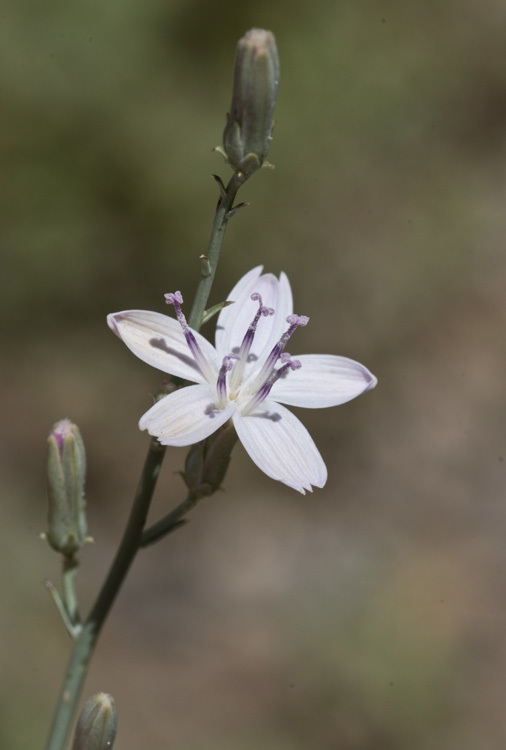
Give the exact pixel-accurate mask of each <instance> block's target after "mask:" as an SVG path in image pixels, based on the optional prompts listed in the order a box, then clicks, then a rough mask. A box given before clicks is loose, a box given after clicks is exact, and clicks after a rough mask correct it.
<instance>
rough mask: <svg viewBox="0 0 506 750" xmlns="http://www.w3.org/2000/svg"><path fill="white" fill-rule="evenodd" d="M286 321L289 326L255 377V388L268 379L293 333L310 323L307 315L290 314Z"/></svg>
mask: <svg viewBox="0 0 506 750" xmlns="http://www.w3.org/2000/svg"><path fill="white" fill-rule="evenodd" d="M286 322H287V323H288V328H287V329H286V331H285V332H284V334H283V335H282V336H281V338H280V339H279V341H278V343H277V344H275V345H274V346H273V348H272V349H271V352H270V354H269V355H268V357H267V359H266V360H265V362H264V364H263V367H262V369H261V370H260V372H259V373H258V375H257V377H256V378H255V381H254V383H253V388H260V387H261V386H262V383H265V382H266V381H267V380H268V378H269V376H270V374H271V372H272V370H273V368H274V365H275V364H276V362H277V361H278V359H279V358H280V357H281V355H282V353H283V349H284V348H285V346H286V345H287V343H288V340H289V338H290V337H291V336H292V335H293V333H294V332H295V331H296V330H297V328H298V327H299V326H301V327H304V326H307V324H308V323H309V318H308V316H307V315H289V316H288V317H287V319H286Z"/></svg>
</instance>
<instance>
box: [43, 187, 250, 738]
mask: <svg viewBox="0 0 506 750" xmlns="http://www.w3.org/2000/svg"><path fill="white" fill-rule="evenodd" d="M244 181H245V178H244V175H243V174H242V172H236V173H235V174H234V175H233V176H232V178H231V180H230V182H229V183H228V185H227V187H226V189H225V194H224V195H223V196H222V197H221V198H220V200H219V202H218V206H217V209H216V215H215V218H214V223H213V227H212V230H211V237H210V240H209V246H208V251H207V258H208V261H209V265H208V271H209V273H208V274H207V275H205V274H204V273H201V277H200V280H199V284H198V287H197V291H196V294H195V299H194V302H193V307H192V311H191V314H190V319H189V323H190V326H191V327H192V328H194V329H195V330H197V331H198V330H199V328H200V326H201V322H202V316H203V313H204V310H205V308H206V305H207V301H208V299H209V294H210V292H211V288H212V284H213V281H214V276H215V273H216V267H217V265H218V260H219V256H220V250H221V246H222V244H223V238H224V235H225V230H226V227H227V224H228V220H229V218H230V216H229V212H230V211H231V209H232V207H233V203H234V200H235V196H236V194H237V191H238V190H239V188H240V186H241V185H242V184H243V183H244ZM164 454H165V448H164V447H163V446H161V445H160V444H159V443H158V441H157V440H151V442H150V446H149V450H148V454H147V457H146V461H145V464H144V468H143V471H142V474H141V478H140V481H139V485H138V487H137V492H136V495H135V499H134V503H133V506H132V509H131V511H130V517H129V519H128V522H127V526H126V528H125V532H124V534H123V538H122V540H121V542H120V545H119V547H118V550H117V552H116V556H115V558H114V560H113V563H112V565H111V568H110V570H109V573H108V575H107V578H106V579H105V582H104V584H103V586H102V589H101V590H100V593H99V595H98V597H97V600H96V602H95V604H94V605H93V608H92V610H91V612H90V615H89V616H88V618H87V620H86V622H85V623H84V624H83V626H82V629H81V630H80V632H79V635H78V636H77V638H76V640H75V642H74V647H73V649H72V653H71V656H70V661H69V664H68V668H67V672H66V675H65V678H64V682H63V685H62V687H61V691H60V696H59V700H58V705H57V708H56V713H55V716H54V719H53V724H52V727H51V731H50V735H49V740H48V743H47V746H46V750H64V747H65V743H66V740H67V737H68V734H69V731H70V727H71V724H72V720H73V717H74V714H75V711H76V709H77V704H78V700H79V696H80V693H81V689H82V686H83V683H84V680H85V677H86V673H87V670H88V666H89V663H90V661H91V657H92V654H93V650H94V648H95V644H96V641H97V638H98V636H99V633H100V630H101V628H102V625H103V624H104V621H105V619H106V617H107V615H108V613H109V610H110V609H111V607H112V604H113V602H114V600H115V598H116V595H117V594H118V591H119V589H120V587H121V584H122V583H123V580H124V578H125V576H126V574H127V573H128V570H129V568H130V565H131V564H132V562H133V560H134V558H135V555H136V554H137V551H138V549H139V548H140V546H142V545H143V544H148V543H149V542H150V541H154V536H155V529H156V530H157V531H158V532H159V533H158V538H160V537H161V536H163V535H164V534H166V533H168V532H169V531H171V530H174V529H175V528H177V527H179V526H181V525H182V523H181V520H180V519H181V516H182V515H183V514H184V513H186V512H187V511H188V510H189V509H190V508H192V507H193V506H194V505H195V504H196V502H197V501H198V499H199V498H198V497H196V496H195V495H192V494H191V493H190V494H189V495H188V497H187V498H186V499H185V500H184V501H183V502H182V503H181V504H180V505H179V506H177V507H176V508H175V509H174V510H173V511H172V513H169V514H168V516H165V518H164V519H162V520H161V521H160V522H159V523H160V524H164V526H163V530H162V531H161V529H160V527H158V528H157V524H155V525H154V526H153V527H151V528H150V529H148V530H147V532H146V536H145V537H143V531H144V526H145V523H146V517H147V514H148V510H149V506H150V503H151V499H152V497H153V492H154V490H155V486H156V481H157V479H158V475H159V473H160V469H161V466H162V461H163V457H164ZM168 519H170V520H168ZM160 532H161V533H160ZM148 535H149V536H148ZM69 575H70V573H69ZM72 575H75V571H73V573H72ZM65 587H66V589H67V591H66V593H65V599H67V597H68V598H69V599H68V600H69V602H72V590H73V577H69V578H68V579H67V581H66V583H65ZM71 609H72V610H73V614H75V615H77V605H76V606H75V608H74V605H73V606H72V607H71Z"/></svg>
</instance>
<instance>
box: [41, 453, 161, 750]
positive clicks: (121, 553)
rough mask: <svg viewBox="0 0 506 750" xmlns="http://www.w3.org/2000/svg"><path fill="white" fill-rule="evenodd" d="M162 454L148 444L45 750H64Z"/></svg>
mask: <svg viewBox="0 0 506 750" xmlns="http://www.w3.org/2000/svg"><path fill="white" fill-rule="evenodd" d="M164 454H165V448H164V446H162V445H160V443H158V441H157V440H154V439H153V440H151V442H150V445H149V451H148V455H147V457H146V461H145V464H144V468H143V471H142V474H141V478H140V481H139V484H138V487H137V492H136V494H135V499H134V503H133V505H132V510H131V511H130V517H129V519H128V522H127V525H126V528H125V532H124V534H123V538H122V540H121V542H120V545H119V547H118V550H117V552H116V556H115V558H114V560H113V563H112V565H111V568H110V570H109V573H108V575H107V578H106V579H105V582H104V584H103V586H102V589H101V591H100V593H99V595H98V598H97V600H96V602H95V604H94V606H93V608H92V610H91V612H90V615H89V617H88V619H87V620H86V622H85V623H84V625H83V628H82V630H81V632H80V634H79V636H78V637H77V639H76V641H75V644H74V648H73V650H72V654H71V657H70V662H69V665H68V669H67V673H66V675H65V679H64V682H63V685H62V688H61V692H60V699H59V701H58V707H57V710H56V714H55V717H54V720H53V725H52V728H51V732H50V735H49V741H48V744H47V746H46V747H47V750H63V748H64V747H65V741H66V739H67V736H68V733H69V730H70V725H71V723H72V719H73V716H74V712H75V710H76V707H77V702H78V700H79V695H80V693H81V688H82V685H83V682H84V678H85V677H86V672H87V670H88V665H89V662H90V659H91V655H92V653H93V649H94V646H95V643H96V640H97V638H98V635H99V633H100V630H101V627H102V625H103V623H104V620H105V618H106V617H107V614H108V612H109V610H110V608H111V606H112V604H113V602H114V599H115V598H116V594H117V593H118V591H119V588H120V586H121V584H122V582H123V579H124V578H125V576H126V574H127V572H128V569H129V568H130V565H131V564H132V561H133V559H134V557H135V555H136V553H137V550H138V548H139V542H140V539H141V535H142V531H143V529H144V524H145V523H146V517H147V514H148V510H149V505H150V502H151V498H152V497H153V491H154V489H155V485H156V480H157V479H158V474H159V473H160V468H161V465H162V460H163V456H164Z"/></svg>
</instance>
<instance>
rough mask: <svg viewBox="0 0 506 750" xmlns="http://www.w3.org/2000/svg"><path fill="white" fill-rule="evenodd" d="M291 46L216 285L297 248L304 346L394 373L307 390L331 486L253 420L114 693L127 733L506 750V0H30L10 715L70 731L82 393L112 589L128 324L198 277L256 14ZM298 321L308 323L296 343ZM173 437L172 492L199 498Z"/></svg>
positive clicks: (10, 432)
mask: <svg viewBox="0 0 506 750" xmlns="http://www.w3.org/2000/svg"><path fill="white" fill-rule="evenodd" d="M252 26H263V27H266V28H270V29H272V30H273V31H274V32H275V34H276V36H277V40H278V46H279V51H280V56H281V66H282V74H281V85H280V91H279V101H278V106H277V110H276V119H277V125H276V130H275V140H274V142H273V146H272V150H271V154H270V157H269V158H270V159H271V160H272V161H273V162H274V164H275V165H276V169H275V171H272V172H271V171H268V170H264V171H262V172H261V173H259V174H258V175H256V176H255V177H254V178H253V179H252V180H251V181H250V182H249V183H248V184H247V185H246V186H245V187H244V188H243V190H242V193H241V196H240V197H241V199H242V200H246V201H249V202H250V203H251V206H250V207H249V208H248V209H246V210H244V211H242V212H240V214H238V215H237V216H236V217H235V218H234V220H233V221H232V222H231V225H230V228H229V233H228V235H227V238H226V241H225V247H224V252H223V256H222V263H221V266H220V269H219V272H218V278H217V283H216V286H215V289H214V294H213V300H214V301H215V302H216V301H219V300H220V299H223V298H224V297H225V296H226V293H227V291H228V290H229V289H230V288H231V286H232V285H233V284H234V283H235V281H236V280H237V278H238V277H239V276H240V275H241V274H243V273H244V272H245V271H247V270H249V269H250V268H251V267H252V266H254V265H257V264H259V263H264V264H265V267H266V269H267V270H269V271H273V272H275V273H279V271H281V270H285V271H286V272H287V273H288V274H289V276H290V278H291V281H292V285H293V289H294V295H295V300H296V310H297V312H299V313H304V314H308V315H310V316H311V323H310V326H309V327H308V328H305V329H303V330H300V331H299V332H298V334H297V342H296V344H297V346H296V347H295V346H294V347H292V348H293V353H294V354H296V353H297V352H302V351H308V352H311V351H321V352H334V353H340V354H344V355H347V356H349V357H352V358H355V359H358V360H360V361H362V362H364V363H365V364H366V365H367V366H368V367H369V368H370V369H371V370H372V371H373V372H374V373H375V374H376V375H377V376H378V378H379V386H378V388H377V389H376V390H375V391H373V392H371V393H369V394H367V395H366V396H364V397H362V398H360V399H358V400H357V401H354V402H351V403H349V404H347V405H345V406H342V407H339V408H336V409H334V410H325V411H323V412H321V413H319V412H318V413H317V412H314V413H313V412H311V413H310V412H306V413H302V412H301V414H300V416H301V417H302V418H303V420H304V422H305V424H306V425H307V426H308V428H309V429H310V430H311V432H312V433H313V435H314V437H315V439H316V442H317V444H318V446H319V447H320V449H321V452H322V454H323V456H324V458H325V460H326V462H327V464H328V466H329V474H330V477H329V481H328V484H327V486H326V487H325V489H324V490H320V491H316V492H315V493H314V494H313V495H310V496H306V497H302V496H299V495H298V494H297V493H295V492H293V491H291V490H289V489H288V488H285V487H284V486H281V485H279V484H276V483H274V482H272V481H271V480H269V479H268V478H267V477H265V476H263V475H262V474H261V473H260V472H259V471H258V470H257V469H256V467H255V466H254V465H253V464H252V463H251V461H250V460H249V458H248V456H247V455H246V454H245V453H244V451H243V450H242V448H241V447H240V446H238V447H237V448H236V450H235V455H234V459H233V462H232V466H231V469H230V472H229V474H228V476H227V478H226V481H225V483H224V487H225V492H223V493H220V494H218V495H217V496H215V497H213V498H212V499H211V500H209V501H208V502H205V503H202V504H201V505H200V506H199V508H198V509H197V510H196V511H195V513H194V514H193V516H192V519H191V523H190V524H189V525H187V526H186V527H185V528H184V529H183V530H181V531H179V532H178V533H177V534H174V535H173V536H171V537H170V538H168V539H167V540H165V541H164V542H161V543H160V544H159V545H158V546H155V547H153V548H150V549H148V550H146V551H144V552H143V553H142V554H141V555H139V558H138V559H137V561H136V563H135V566H134V569H133V570H132V572H131V574H130V577H129V579H128V581H127V583H126V585H125V586H124V589H123V590H122V592H121V595H120V598H119V599H118V601H117V603H116V605H115V608H114V611H113V613H112V615H111V616H110V619H109V621H108V623H107V625H106V627H105V630H104V632H103V634H102V637H101V640H100V644H99V648H98V651H97V653H96V657H95V660H94V663H93V666H92V668H91V671H90V674H89V678H88V680H87V683H86V687H85V696H88V695H91V694H92V693H94V692H96V691H98V690H105V691H109V692H111V693H112V694H113V695H114V697H115V699H116V702H117V706H118V710H119V733H118V737H117V741H116V745H117V747H118V750H134V749H135V750H137V749H138V748H144V747H149V748H152V750H161V749H162V748H164V749H166V748H174V750H179V748H184V749H185V750H218V748H219V749H220V750H222V749H223V748H234V749H235V750H253V749H254V750H257V749H258V748H262V750H308V749H309V748H311V749H315V750H381V749H383V748H385V750H386V749H387V748H388V750H401V749H402V750H405V748H410V749H411V750H435V749H436V748H437V749H439V748H444V749H445V750H453V749H455V750H456V749H457V748H458V750H475V749H476V748H478V747H479V748H480V750H495V749H496V748H502V747H504V746H505V743H506V712H505V710H504V700H505V673H506V636H505V633H506V587H505V583H504V581H505V570H506V547H505V537H506V506H505V496H504V488H505V471H506V466H505V461H504V456H505V455H506V440H505V437H506V436H505V422H506V414H505V411H506V410H505V407H506V398H505V371H506V336H505V323H506V296H505V292H504V288H505V283H504V280H505V272H506V258H505V253H504V236H505V230H506V212H505V210H504V206H505V200H506V185H505V160H506V138H505V134H506V56H505V54H504V50H505V45H506V6H505V4H504V2H503V0H480V1H479V2H478V0H440V1H439V2H436V1H435V0H430V1H429V2H417V1H416V0H404V1H403V2H399V1H397V2H396V1H395V0H381V2H378V1H377V0H362V2H360V3H359V2H354V1H353V0H339V2H335V1H334V0H315V1H314V2H312V3H306V2H302V0H292V1H291V2H290V3H289V4H284V3H273V2H271V0H252V2H249V3H237V2H227V1H226V0H215V2H212V3H211V2H206V1H205V0H164V1H163V2H161V1H160V0H143V1H142V2H140V0H107V1H106V2H95V1H94V0H91V2H90V0H73V2H71V3H69V2H63V0H51V1H50V2H43V3H41V2H40V0H25V2H23V3H19V2H17V1H16V0H4V2H3V3H2V12H1V22H0V47H1V50H2V53H1V54H2V64H1V66H0V92H1V93H0V96H1V99H2V122H3V124H2V139H1V143H0V154H1V163H2V186H1V198H0V200H1V211H2V229H1V249H0V253H1V272H0V273H1V277H0V285H1V294H0V306H1V317H2V321H3V326H2V331H3V333H2V355H3V356H2V366H1V373H0V378H1V383H2V385H1V388H0V401H1V413H2V419H1V424H0V439H1V444H2V448H1V460H2V471H1V477H2V478H1V494H2V503H1V519H2V522H1V528H2V533H1V536H2V544H1V553H0V555H1V560H2V564H1V571H2V573H1V576H2V584H1V591H2V605H1V607H0V624H1V632H2V646H1V648H0V653H1V656H0V659H1V674H2V680H1V685H0V745H1V747H2V748H6V750H22V749H23V750H24V749H25V748H37V747H42V746H43V743H44V738H45V736H46V733H47V730H48V726H49V723H50V716H51V713H52V710H53V707H54V704H55V700H56V696H57V692H58V689H59V684H60V679H61V676H62V673H63V670H64V668H65V663H66V660H67V656H68V652H69V647H70V643H69V640H68V637H67V636H66V633H65V632H64V629H63V626H62V625H61V623H60V622H59V619H58V616H57V613H56V611H55V609H54V607H53V605H52V603H51V601H50V600H49V597H48V596H47V593H46V591H45V590H44V586H43V582H44V580H45V579H46V578H51V579H52V580H54V581H55V582H57V581H58V577H59V571H58V560H57V559H56V555H54V554H53V553H52V552H51V550H50V549H49V547H47V545H46V544H45V543H44V542H42V541H40V540H39V539H38V534H39V532H41V531H43V530H44V527H45V512H46V511H45V489H44V453H45V440H46V435H47V433H48V431H49V429H50V427H51V425H52V423H53V422H54V421H56V420H57V419H60V418H62V417H70V418H72V419H73V420H74V421H76V422H77V423H78V424H79V425H80V427H81V430H82V434H83V436H84V439H85V442H86V445H87V450H88V459H89V476H88V491H87V495H88V500H89V523H90V529H91V531H92V533H93V536H94V537H95V544H94V545H90V546H88V547H87V548H86V550H85V551H84V552H83V554H82V570H81V573H80V577H79V591H80V597H81V602H82V609H83V611H86V609H87V607H88V606H89V604H90V603H91V602H92V601H93V597H94V594H95V592H96V590H97V587H98V586H99V584H100V581H101V580H102V578H103V576H104V573H105V571H106V569H107V566H108V564H109V562H110V560H111V557H112V554H113V551H114V549H115V545H116V544H117V542H118V539H119V537H120V534H121V531H122V528H123V524H124V522H125V518H126V514H127V511H128V508H129V504H130V500H131V497H132V494H133V491H134V488H135V485H136V481H137V477H138V475H139V472H140V469H141V466H142V462H143V458H144V454H145V451H146V445H147V439H146V436H145V435H144V434H141V433H140V432H139V431H138V429H137V426H136V425H137V420H138V418H139V416H140V415H141V414H142V413H143V412H144V411H145V410H146V409H147V408H148V406H149V405H150V393H152V392H155V391H156V390H157V389H158V386H159V383H160V379H161V377H162V376H161V375H160V374H159V373H157V372H156V371H154V370H151V369H150V368H149V367H147V366H146V365H144V364H143V363H142V362H140V361H138V360H136V359H135V358H134V357H133V356H132V355H131V354H130V353H129V352H128V351H127V349H126V348H125V347H123V346H122V345H121V344H120V342H119V341H118V340H117V339H115V338H114V337H113V336H112V335H111V333H110V332H109V331H108V329H107V328H106V326H105V316H106V314H107V313H108V312H111V311H115V310H121V309H124V308H130V307H141V308H142V307H145V308H147V309H156V310H162V311H163V310H164V305H163V297H162V295H163V293H164V292H166V291H169V290H174V289H181V290H182V291H183V293H184V294H185V295H186V296H187V298H188V299H191V295H192V293H193V290H194V288H195V284H196V278H197V274H198V267H199V266H198V260H197V259H198V256H199V254H200V253H201V252H203V251H204V250H205V247H206V243H207V238H208V235H209V228H210V224H211V220H212V216H213V211H214V206H215V202H216V198H217V188H216V184H215V183H214V181H213V180H212V179H211V177H210V175H211V173H213V172H218V173H219V174H221V175H222V176H223V177H224V178H226V177H227V175H228V174H229V172H228V167H227V166H226V165H225V164H224V163H223V162H222V160H221V157H219V156H218V155H217V154H214V153H212V151H211V149H212V147H213V146H215V145H217V144H218V143H219V142H220V140H221V133H222V129H223V125H224V121H225V112H226V110H227V108H228V106H229V103H230V92H231V82H232V69H233V56H234V50H235V44H236V41H237V39H238V38H239V37H240V36H241V35H242V34H243V33H244V32H245V31H246V30H247V29H248V28H250V27H252ZM290 351H292V349H291V350H290ZM184 455H185V452H184V450H182V449H173V450H170V451H169V452H168V455H167V457H166V460H165V464H164V467H163V472H162V476H161V479H160V483H159V487H158V490H157V494H156V499H155V502H154V505H153V512H152V519H153V520H156V518H157V517H159V516H160V515H161V514H163V513H164V512H166V511H167V510H168V509H170V508H171V507H173V506H174V505H175V504H176V503H178V502H179V501H180V499H181V498H182V493H183V485H182V482H181V479H180V477H179V476H178V474H177V471H178V470H179V469H181V467H182V464H183V460H184Z"/></svg>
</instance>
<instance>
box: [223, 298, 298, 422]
mask: <svg viewBox="0 0 506 750" xmlns="http://www.w3.org/2000/svg"><path fill="white" fill-rule="evenodd" d="M251 299H252V300H253V301H254V302H258V310H257V312H256V315H255V317H254V318H253V320H252V322H251V324H250V326H249V327H248V330H247V331H246V333H245V334H244V338H243V340H242V343H241V346H240V347H239V351H238V353H237V354H236V355H235V357H234V355H232V354H229V355H228V356H227V357H225V358H224V359H223V365H222V368H221V370H220V377H219V378H218V397H219V399H220V402H221V403H223V404H225V403H226V400H227V382H226V378H227V373H228V372H229V371H230V370H232V372H231V375H230V378H229V383H228V399H229V400H235V399H237V398H238V397H239V395H242V396H248V395H249V396H251V397H250V398H249V399H247V400H245V399H241V400H242V401H243V404H242V405H240V410H241V413H242V414H243V415H246V414H251V412H252V411H254V409H256V408H257V407H258V406H259V405H260V404H261V403H262V401H265V399H266V398H267V396H268V395H269V393H270V392H271V390H272V386H273V385H274V383H275V382H276V381H277V380H279V378H280V377H282V376H283V375H286V374H287V373H288V372H289V370H298V369H299V367H301V363H300V361H299V360H292V359H291V358H290V355H289V354H284V353H283V350H284V348H285V346H286V344H287V343H288V340H289V338H290V337H291V336H292V334H293V333H294V332H295V331H296V329H297V328H298V327H299V326H305V325H307V323H308V322H309V318H308V317H306V316H305V315H289V316H288V318H287V319H286V322H287V323H288V328H287V330H286V331H285V332H284V333H283V335H282V336H281V338H280V339H279V341H278V342H277V343H276V344H275V345H274V347H273V348H272V349H271V351H270V352H269V354H268V356H267V358H266V360H265V362H264V364H263V366H262V367H261V369H260V371H259V372H258V374H257V375H256V376H255V378H254V379H253V380H252V381H251V382H249V383H247V387H246V390H245V391H243V393H242V394H241V390H242V387H243V386H244V379H243V378H244V369H245V367H246V364H247V362H248V357H249V354H250V351H251V347H252V344H253V340H254V338H255V334H256V332H257V326H258V323H259V320H260V318H261V317H262V316H265V317H266V316H268V315H274V312H275V311H274V310H273V309H272V307H265V306H264V305H263V303H262V297H261V295H260V294H259V293H258V292H254V293H253V294H252V295H251ZM232 358H235V360H236V361H235V363H234V362H232ZM279 359H281V362H282V365H281V367H279V368H278V369H277V370H276V369H275V365H276V363H277V361H278V360H279ZM244 401H245V403H244Z"/></svg>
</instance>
